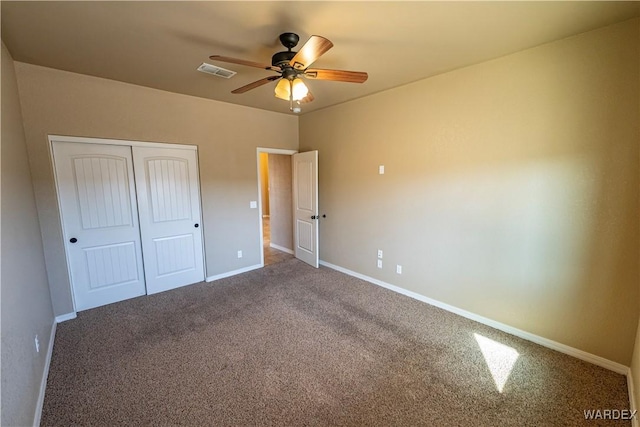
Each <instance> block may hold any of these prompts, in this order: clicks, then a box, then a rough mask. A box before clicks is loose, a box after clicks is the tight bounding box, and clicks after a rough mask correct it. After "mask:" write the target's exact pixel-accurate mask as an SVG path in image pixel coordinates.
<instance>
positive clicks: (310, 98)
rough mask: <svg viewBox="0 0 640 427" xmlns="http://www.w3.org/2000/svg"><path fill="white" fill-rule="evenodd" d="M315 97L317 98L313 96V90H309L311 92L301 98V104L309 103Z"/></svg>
mask: <svg viewBox="0 0 640 427" xmlns="http://www.w3.org/2000/svg"><path fill="white" fill-rule="evenodd" d="M314 99H316V98H315V97H314V96H313V94H312V93H311V91H309V93H307V96H305V97H304V98H302V99H301V100H300V104H308V103H309V102H311V101H313V100H314Z"/></svg>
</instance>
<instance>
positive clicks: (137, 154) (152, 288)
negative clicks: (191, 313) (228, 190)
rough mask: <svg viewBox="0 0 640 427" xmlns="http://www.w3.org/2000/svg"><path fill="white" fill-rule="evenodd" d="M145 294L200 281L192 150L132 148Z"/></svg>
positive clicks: (195, 165)
mask: <svg viewBox="0 0 640 427" xmlns="http://www.w3.org/2000/svg"><path fill="white" fill-rule="evenodd" d="M133 164H134V169H135V175H136V188H137V193H138V208H139V210H140V228H141V230H142V249H143V252H144V271H145V275H146V281H147V293H148V294H154V293H157V292H162V291H166V290H168V289H173V288H177V287H179V286H184V285H188V284H191V283H196V282H200V281H202V280H204V262H203V256H202V232H201V230H202V228H201V227H200V226H201V224H200V197H199V194H200V192H199V189H198V162H197V158H196V152H195V151H193V150H180V149H173V148H154V147H150V148H146V147H133Z"/></svg>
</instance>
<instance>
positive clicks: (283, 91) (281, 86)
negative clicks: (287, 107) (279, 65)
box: [275, 79, 291, 101]
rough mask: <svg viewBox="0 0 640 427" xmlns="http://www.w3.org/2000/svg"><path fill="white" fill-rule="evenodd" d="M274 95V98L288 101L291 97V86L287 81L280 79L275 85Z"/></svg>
mask: <svg viewBox="0 0 640 427" xmlns="http://www.w3.org/2000/svg"><path fill="white" fill-rule="evenodd" d="M275 94H276V98H280V99H284V100H285V101H288V100H289V98H290V95H291V84H290V83H289V80H286V79H280V81H279V82H278V84H277V85H276V90H275Z"/></svg>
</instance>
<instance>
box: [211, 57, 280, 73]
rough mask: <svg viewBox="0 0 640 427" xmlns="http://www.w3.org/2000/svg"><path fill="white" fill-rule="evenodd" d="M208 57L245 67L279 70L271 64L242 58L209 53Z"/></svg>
mask: <svg viewBox="0 0 640 427" xmlns="http://www.w3.org/2000/svg"><path fill="white" fill-rule="evenodd" d="M209 59H212V60H214V61H222V62H229V63H231V64H239V65H246V66H247V67H255V68H262V69H263V70H273V71H280V69H279V68H277V67H272V66H271V65H264V64H260V63H259V62H253V61H246V60H244V59H238V58H230V57H228V56H220V55H211V56H210V57H209Z"/></svg>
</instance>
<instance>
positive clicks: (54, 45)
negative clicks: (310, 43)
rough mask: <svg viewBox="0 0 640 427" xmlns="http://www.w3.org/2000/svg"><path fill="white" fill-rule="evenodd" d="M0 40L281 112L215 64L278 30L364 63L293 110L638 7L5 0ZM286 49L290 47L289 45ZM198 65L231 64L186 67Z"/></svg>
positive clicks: (252, 52)
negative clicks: (358, 78)
mask: <svg viewBox="0 0 640 427" xmlns="http://www.w3.org/2000/svg"><path fill="white" fill-rule="evenodd" d="M0 7H1V14H2V40H3V41H4V43H5V44H6V45H7V47H8V49H9V51H10V52H11V54H12V56H13V58H14V59H15V60H17V61H22V62H27V63H31V64H37V65H43V66H46V67H51V68H57V69H61V70H67V71H72V72H76V73H82V74H88V75H92V76H98V77H104V78H108V79H113V80H119V81H123V82H128V83H134V84H137V85H142V86H148V87H153V88H157V89H163V90H167V91H171V92H177V93H183V94H188V95H194V96H199V97H203V98H210V99H216V100H220V101H225V102H231V103H234V104H240V105H246V106H251V107H256V108H262V109H266V110H271V111H278V112H288V103H287V102H286V101H282V100H279V99H276V98H275V97H274V96H273V89H274V87H275V83H269V84H267V85H264V86H262V87H259V88H257V89H254V90H252V91H250V92H247V93H245V94H240V95H234V94H231V93H230V92H231V91H232V90H233V89H235V88H238V87H240V86H243V85H245V84H247V83H250V82H252V81H255V80H259V79H261V78H263V77H267V76H269V75H275V73H273V72H269V71H266V70H260V69H257V68H251V67H246V66H241V65H234V64H225V63H216V62H214V61H211V60H209V56H210V55H214V54H217V55H225V56H232V57H236V58H241V59H247V60H251V61H256V62H261V63H265V64H270V60H271V55H272V54H273V53H275V52H278V51H281V50H285V49H284V47H283V46H282V45H280V43H279V41H278V35H279V34H280V33H283V32H295V33H297V34H299V35H300V43H299V45H298V48H299V47H300V46H302V44H303V43H304V41H306V40H307V38H308V37H309V36H310V35H312V34H317V35H322V36H324V37H326V38H328V39H330V40H331V41H332V42H333V44H334V47H333V48H332V49H331V50H329V51H328V52H327V53H326V54H325V55H323V56H322V57H321V58H320V59H318V60H317V61H316V62H315V63H314V64H313V66H314V67H317V68H335V69H343V70H354V71H366V72H368V73H369V80H368V81H367V82H365V83H363V84H353V83H342V82H330V81H318V80H315V81H308V86H309V87H310V89H311V91H312V92H313V94H314V96H315V101H313V102H312V103H310V104H305V105H304V106H303V113H305V112H310V111H313V110H316V109H319V108H323V107H327V106H331V105H335V104H339V103H341V102H345V101H348V100H351V99H355V98H359V97H362V96H366V95H369V94H372V93H375V92H379V91H382V90H385V89H389V88H392V87H396V86H400V85H404V84H407V83H410V82H413V81H416V80H420V79H423V78H426V77H429V76H433V75H436V74H439V73H442V72H445V71H449V70H453V69H456V68H460V67H464V66H467V65H471V64H475V63H478V62H482V61H486V60H490V59H492V58H497V57H500V56H503V55H507V54H510V53H513V52H517V51H520V50H523V49H526V48H530V47H533V46H537V45H540V44H543V43H547V42H550V41H553V40H557V39H561V38H565V37H569V36H572V35H575V34H579V33H582V32H585V31H589V30H592V29H595V28H598V27H602V26H606V25H609V24H612V23H616V22H620V21H623V20H627V19H630V18H633V17H637V16H639V15H640V2H637V1H636V2H609V1H603V2H583V1H571V2H551V1H550V2H545V1H534V2H482V1H473V2H458V1H450V2H400V1H393V2H369V1H358V2H323V1H319V2H267V1H260V2H243V1H236V2H209V1H202V2H144V1H143V2H133V1H124V2H116V1H114V2H95V1H84V2H56V1H46V2H30V1H29V2H11V1H2V2H1V3H0ZM294 50H295V49H294ZM202 62H208V63H212V64H215V65H219V66H222V67H224V68H227V69H231V70H234V71H237V72H238V74H237V75H236V76H235V77H233V78H231V79H229V80H226V79H222V78H219V77H213V76H210V75H207V74H203V73H200V72H197V71H196V68H197V67H198V66H199V65H200V64H201V63H202Z"/></svg>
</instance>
